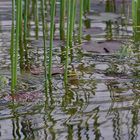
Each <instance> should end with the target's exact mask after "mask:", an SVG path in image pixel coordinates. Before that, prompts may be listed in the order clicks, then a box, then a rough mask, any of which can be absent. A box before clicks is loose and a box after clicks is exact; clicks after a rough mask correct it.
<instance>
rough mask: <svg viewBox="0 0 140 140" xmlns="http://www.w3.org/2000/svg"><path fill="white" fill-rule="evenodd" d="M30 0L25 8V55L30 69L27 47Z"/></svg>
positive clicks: (26, 2) (26, 65)
mask: <svg viewBox="0 0 140 140" xmlns="http://www.w3.org/2000/svg"><path fill="white" fill-rule="evenodd" d="M28 5H29V0H25V8H24V37H23V40H24V51H25V52H24V55H25V70H26V71H29V69H30V66H29V60H28V49H27V32H28V26H27V25H28V15H29V14H28V13H29V6H28Z"/></svg>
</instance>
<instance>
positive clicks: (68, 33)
mask: <svg viewBox="0 0 140 140" xmlns="http://www.w3.org/2000/svg"><path fill="white" fill-rule="evenodd" d="M67 6H68V16H67V40H66V60H65V73H64V84H65V87H66V86H67V83H68V57H69V41H70V36H69V35H70V12H71V11H70V10H71V7H70V0H67Z"/></svg>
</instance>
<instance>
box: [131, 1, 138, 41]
mask: <svg viewBox="0 0 140 140" xmlns="http://www.w3.org/2000/svg"><path fill="white" fill-rule="evenodd" d="M139 9H140V1H139V0H132V19H133V29H134V38H135V41H140V16H139Z"/></svg>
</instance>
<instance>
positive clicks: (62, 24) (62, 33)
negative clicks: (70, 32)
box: [59, 0, 66, 40]
mask: <svg viewBox="0 0 140 140" xmlns="http://www.w3.org/2000/svg"><path fill="white" fill-rule="evenodd" d="M65 7H66V1H65V0H61V1H60V27H59V28H60V40H65V9H66V8H65Z"/></svg>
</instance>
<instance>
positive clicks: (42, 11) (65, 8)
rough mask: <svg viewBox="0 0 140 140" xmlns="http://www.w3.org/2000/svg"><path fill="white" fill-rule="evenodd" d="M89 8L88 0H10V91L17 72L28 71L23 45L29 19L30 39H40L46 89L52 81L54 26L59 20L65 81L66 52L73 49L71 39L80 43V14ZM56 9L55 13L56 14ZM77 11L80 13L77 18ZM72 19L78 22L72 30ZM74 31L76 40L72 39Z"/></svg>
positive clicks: (27, 55)
mask: <svg viewBox="0 0 140 140" xmlns="http://www.w3.org/2000/svg"><path fill="white" fill-rule="evenodd" d="M89 10H90V0H18V1H16V0H12V29H11V51H10V54H11V77H12V84H11V91H12V92H14V91H15V88H16V85H17V73H18V72H21V73H22V72H27V71H30V61H29V52H28V47H27V45H28V38H29V37H30V30H31V22H33V23H34V27H35V38H34V39H35V40H38V39H40V38H42V39H43V52H44V62H43V65H44V77H45V89H46V90H47V89H48V86H51V83H52V82H51V80H52V64H53V61H52V60H53V46H54V45H53V43H54V34H55V26H56V24H59V39H60V41H63V42H65V47H64V48H65V61H64V68H65V73H64V81H65V84H67V81H68V79H67V77H68V75H67V73H68V65H69V64H70V63H71V61H70V54H71V53H72V50H73V45H74V41H77V42H79V43H82V23H83V18H82V17H83V14H85V13H86V12H89ZM58 12H59V15H57V13H58ZM77 15H80V16H79V17H78V18H77ZM57 18H59V20H58V21H57V20H56V19H57ZM58 22H59V23H58ZM76 23H78V32H77V33H76V34H75V30H77V29H76V28H77V26H75V25H76ZM40 25H41V26H40ZM49 25H50V26H49ZM40 27H42V28H40ZM46 27H47V28H46ZM40 30H42V34H43V37H41V36H40V35H39V31H40ZM75 35H76V36H77V38H78V40H75V39H74V36H75ZM47 42H49V43H47ZM47 44H49V45H47ZM47 50H49V51H47ZM48 83H49V85H48Z"/></svg>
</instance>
